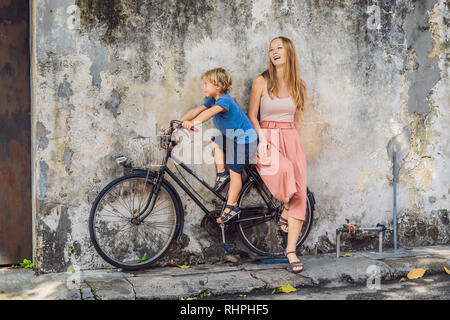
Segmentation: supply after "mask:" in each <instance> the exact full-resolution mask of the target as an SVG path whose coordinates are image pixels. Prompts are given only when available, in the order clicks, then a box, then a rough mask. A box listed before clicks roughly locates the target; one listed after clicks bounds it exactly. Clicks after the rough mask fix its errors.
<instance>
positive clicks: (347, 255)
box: [341, 253, 353, 257]
mask: <svg viewBox="0 0 450 320" xmlns="http://www.w3.org/2000/svg"><path fill="white" fill-rule="evenodd" d="M341 257H353V255H352V254H351V253H345V254H341Z"/></svg>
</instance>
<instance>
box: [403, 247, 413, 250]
mask: <svg viewBox="0 0 450 320" xmlns="http://www.w3.org/2000/svg"><path fill="white" fill-rule="evenodd" d="M403 249H406V250H412V249H413V248H410V247H405V248H403Z"/></svg>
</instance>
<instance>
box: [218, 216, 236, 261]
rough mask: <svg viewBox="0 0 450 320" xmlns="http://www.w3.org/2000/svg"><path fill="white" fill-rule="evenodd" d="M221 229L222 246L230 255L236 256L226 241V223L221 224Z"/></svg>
mask: <svg viewBox="0 0 450 320" xmlns="http://www.w3.org/2000/svg"><path fill="white" fill-rule="evenodd" d="M220 229H222V246H223V247H224V249H225V251H226V252H227V253H228V254H231V255H234V250H233V248H232V247H231V246H230V245H229V244H228V243H227V242H226V241H225V223H221V224H220Z"/></svg>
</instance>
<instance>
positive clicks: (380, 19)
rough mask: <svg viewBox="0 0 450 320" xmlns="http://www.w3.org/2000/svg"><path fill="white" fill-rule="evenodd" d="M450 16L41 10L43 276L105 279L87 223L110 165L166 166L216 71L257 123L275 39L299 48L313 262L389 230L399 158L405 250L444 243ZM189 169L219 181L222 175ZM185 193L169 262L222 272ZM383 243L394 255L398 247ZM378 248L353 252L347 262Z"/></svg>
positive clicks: (38, 190)
mask: <svg viewBox="0 0 450 320" xmlns="http://www.w3.org/2000/svg"><path fill="white" fill-rule="evenodd" d="M448 10H449V8H448V4H446V2H445V1H443V0H433V1H431V0H427V1H412V0H400V1H396V2H395V3H393V2H392V1H356V0H354V1H352V0H347V1H329V0H319V1H312V0H308V1H291V0H289V1H270V0H253V1H244V0H241V1H240V0H233V1H220V0H216V1H213V0H203V1H173V0H171V1H150V0H140V1H131V0H114V1H109V2H105V1H95V0H91V1H88V0H76V1H75V0H62V1H56V0H46V1H33V14H32V16H33V19H34V22H33V27H32V32H33V58H34V62H35V63H34V65H33V115H32V117H33V127H34V130H33V148H34V152H35V159H34V192H35V194H34V199H35V204H34V215H35V245H34V259H35V263H36V265H37V266H38V268H39V269H40V270H42V271H65V270H67V269H68V268H73V266H77V267H79V268H83V269H84V268H97V267H101V266H106V264H105V263H104V262H103V261H102V260H101V258H100V257H99V256H98V255H97V254H96V252H95V251H94V249H93V247H92V245H91V243H90V239H89V233H88V227H87V221H88V215H89V210H90V206H91V205H92V202H93V200H94V198H95V196H96V194H97V193H98V192H99V191H100V190H101V189H102V188H103V187H104V186H105V185H106V184H107V183H108V182H109V181H111V180H112V179H113V178H115V177H118V176H120V175H121V174H122V171H121V169H120V168H118V167H117V165H116V164H115V162H114V158H115V157H116V156H119V155H126V156H129V157H130V158H131V159H132V160H133V162H134V163H135V164H138V165H143V164H145V163H154V162H158V160H159V156H160V154H159V153H158V151H157V147H156V142H155V138H154V137H155V135H156V134H157V133H158V132H159V130H160V129H161V128H163V127H165V126H166V125H167V123H168V120H170V119H175V118H179V117H180V116H181V115H182V114H183V113H184V112H185V111H186V110H187V109H188V108H190V107H193V106H196V105H198V104H199V103H201V102H202V101H203V96H202V90H201V80H200V78H199V77H200V75H201V73H202V72H204V71H206V70H208V69H210V68H213V67H217V66H222V67H224V68H226V69H228V70H229V71H230V72H231V74H232V75H233V89H232V92H231V94H232V96H234V97H235V98H236V100H237V101H238V102H239V103H240V104H241V105H242V106H243V107H244V109H247V107H248V100H249V93H250V88H251V83H252V80H253V79H254V77H256V76H257V75H258V74H259V73H260V72H262V71H263V70H264V69H265V67H266V66H267V63H268V58H267V48H268V43H269V41H270V39H272V38H274V37H275V36H277V35H285V36H287V37H289V38H291V39H292V40H293V41H294V43H295V45H296V49H297V54H298V57H299V62H300V66H301V72H302V76H303V78H304V79H305V81H306V83H307V85H308V92H309V95H310V101H311V103H310V104H309V105H308V106H307V108H306V110H305V113H304V115H303V127H302V128H303V129H302V138H303V142H304V145H305V149H306V153H307V160H308V185H309V187H310V189H311V190H312V191H314V192H315V195H316V200H317V204H316V212H315V220H314V226H313V230H312V232H311V234H310V236H309V238H308V240H307V242H306V243H305V248H304V251H305V252H313V253H316V252H318V253H320V252H329V251H332V250H334V245H335V239H334V231H335V229H336V228H337V227H338V226H340V225H341V224H343V223H345V222H346V219H348V220H350V221H351V222H354V223H358V224H362V225H375V224H376V223H383V224H385V225H388V226H390V227H391V226H392V202H393V197H392V176H393V175H392V151H393V150H394V149H395V150H397V151H398V152H399V155H400V161H399V163H400V165H401V167H400V172H399V180H398V181H399V189H398V209H399V222H400V225H399V244H400V245H401V246H414V245H422V244H433V243H449V242H450V238H449V217H448V210H449V200H448V197H450V189H449V177H450V172H449V168H448V163H447V159H448V157H449V154H450V150H449V149H448V148H449V147H448V145H449V143H448V140H449V133H448V124H449V112H448V111H449V93H448V87H449V81H448ZM208 126H209V127H212V123H211V122H210V123H209V124H208ZM206 145H207V142H206V141H205V146H206ZM143 147H144V149H143ZM143 150H144V151H143ZM205 160H207V161H208V162H209V163H212V162H211V161H212V159H211V158H209V159H205ZM192 167H194V168H195V169H197V170H198V171H199V172H200V175H202V176H203V177H205V178H206V179H207V181H210V182H212V181H213V179H214V165H212V164H211V165H207V166H205V165H203V166H201V165H193V166H192ZM189 181H190V182H191V181H192V180H189ZM194 185H195V184H194ZM196 185H198V184H196ZM177 190H178V191H179V193H180V195H181V197H182V199H183V200H184V203H185V212H186V219H185V227H184V234H185V235H184V236H183V237H182V238H181V241H179V243H178V244H177V245H176V246H174V248H173V250H172V252H171V254H170V255H169V258H171V257H175V256H176V257H177V259H179V260H180V262H182V263H201V262H205V261H213V260H214V259H217V258H218V256H220V253H221V250H216V248H217V243H216V242H215V241H214V239H212V238H210V237H209V236H208V235H207V234H206V232H205V231H204V230H202V228H200V221H201V218H202V212H201V211H200V210H199V209H198V208H197V207H196V206H195V205H194V203H193V202H192V201H191V200H189V199H187V197H186V195H185V194H184V193H183V192H182V191H181V190H180V189H179V188H177ZM200 190H201V189H200ZM385 240H386V242H387V245H391V246H392V235H391V233H389V232H388V233H387V234H386V236H385ZM376 241H377V240H376V239H372V238H371V237H361V238H358V239H347V240H346V241H344V249H349V248H352V249H368V248H371V247H373V246H374V245H376ZM71 247H73V248H75V250H74V251H73V253H72V254H69V252H68V249H69V248H71Z"/></svg>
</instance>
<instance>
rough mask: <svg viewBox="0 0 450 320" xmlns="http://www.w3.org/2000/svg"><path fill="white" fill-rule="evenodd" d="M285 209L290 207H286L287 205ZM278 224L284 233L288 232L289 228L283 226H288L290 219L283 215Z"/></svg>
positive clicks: (287, 209)
mask: <svg viewBox="0 0 450 320" xmlns="http://www.w3.org/2000/svg"><path fill="white" fill-rule="evenodd" d="M284 209H286V211H289V208H286V206H285V207H284ZM278 226H279V227H280V230H281V231H283V232H284V233H288V230H286V231H285V230H283V228H282V227H284V226H286V227H287V226H288V221H287V219H285V218H283V217H282V216H280V220H278Z"/></svg>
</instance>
